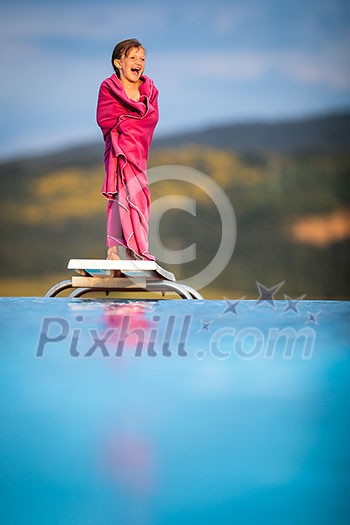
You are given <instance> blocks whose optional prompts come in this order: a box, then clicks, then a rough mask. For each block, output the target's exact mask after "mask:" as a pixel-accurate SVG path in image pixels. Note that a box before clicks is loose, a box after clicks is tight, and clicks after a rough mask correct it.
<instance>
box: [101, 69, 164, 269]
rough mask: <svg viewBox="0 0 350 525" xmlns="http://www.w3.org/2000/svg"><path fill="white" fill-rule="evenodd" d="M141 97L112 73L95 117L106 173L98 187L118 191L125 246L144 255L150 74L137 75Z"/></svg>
mask: <svg viewBox="0 0 350 525" xmlns="http://www.w3.org/2000/svg"><path fill="white" fill-rule="evenodd" d="M141 80H142V81H143V82H142V84H141V86H140V100H139V101H138V102H135V101H134V100H131V99H130V98H129V97H128V96H127V94H126V92H125V90H124V88H123V85H122V83H121V82H120V80H119V78H118V77H117V75H115V74H113V75H112V76H111V77H109V78H107V79H106V80H104V81H103V82H102V84H101V87H100V91H99V95H98V104H97V123H98V125H99V126H100V128H101V130H102V133H103V137H104V139H105V153H104V161H105V169H106V177H105V180H104V183H103V187H102V190H101V193H102V195H104V197H106V198H107V199H114V198H115V196H116V194H118V203H119V211H120V220H121V223H122V229H123V235H124V239H125V246H127V247H128V248H130V249H131V250H133V251H134V252H135V253H137V254H138V255H139V256H140V257H142V258H143V259H148V260H155V257H154V256H153V255H151V254H150V253H149V252H148V218H149V213H150V193H149V189H148V178H147V173H146V169H147V159H148V152H149V148H150V145H151V141H152V137H153V132H154V129H155V127H156V124H157V122H158V118H159V114H158V90H157V88H156V87H155V85H154V83H153V80H151V79H150V78H149V77H147V76H146V75H143V76H141Z"/></svg>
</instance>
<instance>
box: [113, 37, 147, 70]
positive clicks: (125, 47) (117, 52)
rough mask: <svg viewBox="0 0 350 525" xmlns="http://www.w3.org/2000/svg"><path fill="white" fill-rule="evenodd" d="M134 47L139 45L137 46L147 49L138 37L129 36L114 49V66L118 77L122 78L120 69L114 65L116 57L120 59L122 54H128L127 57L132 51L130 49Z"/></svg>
mask: <svg viewBox="0 0 350 525" xmlns="http://www.w3.org/2000/svg"><path fill="white" fill-rule="evenodd" d="M133 47H137V48H139V47H142V49H143V50H144V51H146V50H145V48H144V47H143V45H142V44H141V42H139V41H138V40H137V39H136V38H128V39H127V40H122V41H121V42H119V43H118V44H117V45H116V46H115V48H114V49H113V53H112V66H113V69H114V71H115V74H116V75H117V77H118V78H120V73H119V69H118V68H117V67H116V66H115V65H114V61H115V60H116V59H117V60H120V58H121V57H122V56H126V57H127V56H128V54H129V52H130V50H131V49H132V48H133Z"/></svg>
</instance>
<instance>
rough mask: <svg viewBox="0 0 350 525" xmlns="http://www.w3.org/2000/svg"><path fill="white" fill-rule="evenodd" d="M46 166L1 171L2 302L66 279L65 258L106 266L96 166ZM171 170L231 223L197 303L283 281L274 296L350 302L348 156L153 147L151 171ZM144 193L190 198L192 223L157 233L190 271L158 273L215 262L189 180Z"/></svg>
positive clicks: (179, 217) (166, 221) (10, 165)
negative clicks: (187, 174)
mask: <svg viewBox="0 0 350 525" xmlns="http://www.w3.org/2000/svg"><path fill="white" fill-rule="evenodd" d="M69 157H70V158H71V161H69ZM59 158H61V163H60V162H59ZM52 159H53V157H51V158H50V157H46V158H41V159H34V158H32V159H27V160H26V159H22V160H17V161H14V162H7V163H3V164H2V165H0V199H1V206H0V216H1V217H0V218H1V221H0V237H1V247H0V263H1V264H0V294H8V286H7V285H6V283H7V282H8V280H9V279H10V278H12V279H13V278H19V277H21V278H27V279H29V280H30V282H31V283H32V286H31V287H29V288H30V292H29V293H31V294H33V295H35V291H36V290H40V293H42V292H41V290H42V288H40V286H39V283H40V282H41V280H43V279H44V280H45V282H46V281H49V280H50V279H49V277H50V275H52V276H53V275H54V274H59V273H62V272H64V270H65V267H66V263H67V260H68V259H69V258H72V257H74V258H75V257H77V258H78V257H79V258H85V257H86V258H104V257H105V245H104V243H105V206H106V201H105V200H104V199H103V198H102V197H101V196H100V193H99V192H100V188H101V185H102V181H103V177H104V172H103V165H102V157H100V159H99V160H98V162H95V163H94V162H92V160H93V159H92V156H91V158H90V162H87V159H86V157H84V156H82V159H81V163H80V164H79V162H78V158H77V157H76V158H75V159H72V156H70V155H67V156H65V155H64V153H62V154H61V156H60V157H59V156H56V157H55V161H54V162H53V161H52ZM169 164H172V165H178V166H187V167H193V168H196V169H198V170H200V171H201V172H203V173H205V174H206V175H208V176H209V177H211V178H212V179H213V180H215V181H216V182H217V183H218V184H219V185H220V186H221V187H222V189H223V190H224V191H225V193H226V195H227V196H228V198H229V199H230V201H231V203H232V206H233V208H234V211H235V214H236V218H237V230H238V234H237V243H236V247H235V250H234V253H233V256H232V258H231V261H230V263H229V264H228V266H227V267H226V269H225V270H224V271H223V272H222V273H221V275H220V276H219V277H218V278H217V279H216V280H215V281H214V282H213V283H212V284H211V286H210V287H208V288H207V289H206V290H205V291H204V295H205V292H207V293H208V294H210V291H211V290H212V291H213V293H214V291H215V294H216V295H217V296H218V297H222V296H225V297H237V296H239V297H240V296H241V295H246V296H247V297H254V296H256V284H255V281H260V282H262V283H263V284H265V285H266V286H272V285H274V284H276V283H278V282H280V281H282V280H285V281H286V284H285V286H284V289H283V292H285V293H287V294H288V295H289V296H291V297H296V296H299V295H302V294H304V293H307V294H308V295H307V296H308V298H329V299H331V298H349V297H350V286H349V274H348V268H349V267H350V264H349V262H350V261H349V211H348V208H347V207H348V203H349V186H350V185H349V167H350V155H349V154H348V153H346V152H344V151H333V152H332V151H321V150H319V151H317V152H301V151H300V152H298V153H288V154H287V153H278V152H266V151H265V152H262V151H256V152H235V151H233V150H232V149H231V148H219V147H210V146H206V147H204V146H200V145H198V146H194V145H192V146H182V147H177V148H173V147H171V148H170V147H164V148H153V150H152V152H151V155H150V159H149V167H150V168H151V167H152V166H164V165H169ZM151 193H152V200H153V201H155V200H156V199H157V198H158V197H162V196H169V195H172V196H173V195H190V196H191V197H193V198H195V199H196V202H197V215H196V217H192V216H189V214H188V213H185V212H183V211H179V210H178V211H176V210H169V212H167V213H165V214H164V216H163V218H162V221H161V226H160V228H161V231H160V234H161V239H162V241H163V242H164V244H165V245H166V246H167V247H169V248H173V249H181V248H185V247H187V246H189V245H191V244H192V243H196V246H197V256H196V259H195V260H194V261H191V262H189V263H186V264H183V265H181V266H178V265H167V267H168V268H169V269H170V270H172V271H174V272H175V273H176V275H177V276H178V278H179V279H182V278H187V277H190V276H191V275H194V274H195V273H197V272H198V271H200V270H201V269H203V268H204V267H205V266H206V264H208V263H209V262H210V260H212V258H213V257H214V256H215V253H216V250H217V248H218V244H219V242H220V236H221V223H220V217H219V214H218V211H217V209H216V208H215V206H214V205H213V203H212V202H211V200H210V199H209V198H208V197H207V196H206V195H205V194H203V193H201V191H199V190H198V189H197V188H195V187H193V185H191V184H190V181H189V183H186V182H176V181H164V182H159V183H156V184H153V185H152V187H151ZM155 255H157V254H156V253H155ZM67 275H68V274H67ZM14 282H15V281H13V280H11V283H14ZM52 284H53V283H52ZM36 285H37V287H36ZM1 287H2V289H1ZM11 287H12V288H11V289H12V290H13V294H14V295H16V294H21V290H20V289H15V284H11ZM29 288H28V289H29ZM38 293H39V292H38ZM281 298H283V296H281Z"/></svg>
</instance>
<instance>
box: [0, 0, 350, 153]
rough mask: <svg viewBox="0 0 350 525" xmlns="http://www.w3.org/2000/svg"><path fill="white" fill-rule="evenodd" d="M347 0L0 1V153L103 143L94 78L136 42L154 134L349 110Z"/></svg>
mask: <svg viewBox="0 0 350 525" xmlns="http://www.w3.org/2000/svg"><path fill="white" fill-rule="evenodd" d="M349 5H350V4H349V2H348V1H347V0H294V1H293V2H285V1H284V0H231V1H229V0H210V1H209V0H177V2H175V1H166V0H163V1H160V0H154V1H152V0H149V1H148V2H145V1H140V0H133V1H132V2H121V1H118V0H113V1H110V0H60V1H59V2H58V1H57V0H55V1H51V0H45V1H44V0H27V1H25V0H22V1H19V0H11V1H5V2H4V1H1V3H0V44H1V45H0V67H1V86H0V109H1V126H0V159H8V158H12V157H17V156H25V155H28V154H37V153H47V152H48V151H54V150H55V149H61V148H64V147H69V146H74V145H77V144H82V143H85V142H87V141H98V140H102V135H101V132H100V130H99V128H98V127H97V124H96V120H95V112H96V101H97V94H98V89H99V86H100V84H101V82H102V80H104V79H105V78H107V77H109V76H110V75H111V74H112V73H113V70H112V66H111V62H110V57H111V54H112V50H113V48H114V45H115V44H116V43H117V42H119V41H120V40H124V39H125V38H131V37H135V38H138V39H139V40H140V41H141V42H142V43H143V45H144V46H145V48H146V52H147V61H146V69H145V74H146V75H148V76H150V77H151V78H152V79H153V80H154V82H155V84H156V86H157V87H158V89H159V107H160V121H159V124H158V127H157V131H156V136H158V137H160V136H164V135H166V134H167V135H168V134H170V133H173V132H180V131H185V130H189V129H191V130H194V129H200V128H202V127H208V126H210V125H216V124H220V123H228V122H242V121H252V120H261V119H265V120H266V119H267V120H281V119H284V118H299V117H302V116H304V115H306V116H307V115H314V114H318V113H327V112H329V111H333V110H341V109H344V108H349V107H350V74H349V60H348V59H347V57H348V56H349V54H350V32H349V27H350V8H349Z"/></svg>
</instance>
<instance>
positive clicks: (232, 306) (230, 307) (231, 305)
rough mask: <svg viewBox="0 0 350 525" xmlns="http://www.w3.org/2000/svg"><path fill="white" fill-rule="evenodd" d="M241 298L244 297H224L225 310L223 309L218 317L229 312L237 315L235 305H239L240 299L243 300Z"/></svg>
mask: <svg viewBox="0 0 350 525" xmlns="http://www.w3.org/2000/svg"><path fill="white" fill-rule="evenodd" d="M243 299H245V297H241V298H240V300H239V301H229V300H228V299H226V305H227V306H226V310H224V311H223V312H222V314H220V315H219V317H223V316H224V315H225V314H228V313H229V312H231V313H233V314H234V315H236V316H237V317H238V312H237V306H238V305H239V303H240V302H241V301H243Z"/></svg>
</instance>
